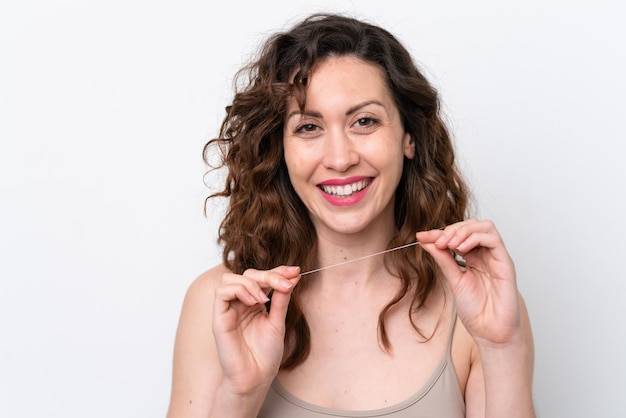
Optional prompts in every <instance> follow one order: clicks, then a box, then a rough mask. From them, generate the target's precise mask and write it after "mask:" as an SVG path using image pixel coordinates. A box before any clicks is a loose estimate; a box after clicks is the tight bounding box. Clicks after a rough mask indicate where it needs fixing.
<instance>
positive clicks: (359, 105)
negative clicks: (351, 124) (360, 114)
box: [287, 100, 385, 120]
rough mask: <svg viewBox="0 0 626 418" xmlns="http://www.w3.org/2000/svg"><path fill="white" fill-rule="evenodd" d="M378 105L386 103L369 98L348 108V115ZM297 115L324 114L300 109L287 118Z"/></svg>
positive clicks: (316, 116)
mask: <svg viewBox="0 0 626 418" xmlns="http://www.w3.org/2000/svg"><path fill="white" fill-rule="evenodd" d="M372 104H373V105H378V106H381V107H383V108H384V107H385V105H383V104H382V102H379V101H378V100H367V101H365V102H363V103H359V104H357V105H354V106H352V107H351V108H349V109H348V110H346V116H348V115H351V114H353V113H355V112H357V111H359V110H360V109H362V108H364V107H365V106H369V105H372ZM295 115H301V116H311V117H314V118H321V117H322V114H321V113H319V112H314V111H310V110H305V111H304V112H301V111H300V110H294V111H293V112H291V113H289V114H288V115H287V120H289V119H291V117H292V116H295Z"/></svg>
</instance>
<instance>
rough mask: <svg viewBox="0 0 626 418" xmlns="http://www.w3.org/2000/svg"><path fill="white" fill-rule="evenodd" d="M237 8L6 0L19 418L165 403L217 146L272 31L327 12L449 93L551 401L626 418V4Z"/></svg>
mask: <svg viewBox="0 0 626 418" xmlns="http://www.w3.org/2000/svg"><path fill="white" fill-rule="evenodd" d="M211 3H213V4H211ZM218 3H219V5H215V2H209V1H177V2H174V1H171V2H163V1H147V0H125V1H119V0H114V1H108V2H93V1H92V2H85V1H70V0H66V1H45V0H29V1H19V2H18V1H13V2H9V1H6V2H3V3H2V5H1V6H0V203H1V205H0V416H2V417H11V418H16V417H158V416H164V415H165V411H166V408H167V403H168V397H169V389H170V379H171V357H172V347H173V339H174V333H175V329H176V325H177V321H178V315H179V310H180V306H181V302H182V298H183V295H184V292H185V290H186V288H187V286H188V285H189V283H190V282H191V280H192V279H193V278H195V277H196V276H197V275H198V274H199V273H201V272H202V271H203V270H205V269H207V268H209V267H210V266H212V265H214V264H215V263H217V262H219V260H220V253H219V250H218V248H217V246H216V244H215V238H216V227H217V223H218V221H219V218H220V216H221V213H220V209H219V207H218V208H211V209H209V212H208V216H207V217H204V216H203V210H202V208H203V201H204V197H205V196H206V195H207V193H208V191H207V188H206V187H205V186H204V184H203V179H202V177H203V173H204V165H203V163H202V160H201V158H200V157H201V150H202V146H203V145H204V143H205V141H206V140H207V139H209V138H210V137H212V136H213V135H214V134H216V132H217V129H218V124H219V122H220V120H221V118H222V116H223V108H224V106H225V105H226V104H227V100H228V98H230V94H231V88H230V87H231V84H230V83H231V80H232V75H233V73H234V71H235V70H236V69H237V68H238V67H239V65H240V64H241V63H242V62H243V60H244V59H246V58H247V56H248V55H249V54H250V53H252V52H253V51H254V47H255V46H256V45H257V44H258V43H259V42H260V41H261V40H262V39H264V38H265V36H266V35H267V34H269V33H270V32H272V31H273V30H275V29H279V28H282V27H284V26H285V25H288V24H289V23H290V22H294V21H295V20H296V19H297V18H299V17H302V16H304V15H305V14H306V13H308V12H312V11H320V10H327V11H341V12H349V13H354V14H356V15H357V16H359V17H364V18H367V19H370V20H372V21H373V22H375V23H379V24H381V25H383V26H385V27H386V28H388V29H389V30H391V31H392V32H393V33H395V34H396V35H398V37H399V38H400V39H401V40H402V41H403V42H404V43H405V44H406V45H407V46H408V47H409V49H410V50H411V51H412V53H413V54H414V55H415V57H416V59H417V60H418V62H419V63H420V64H421V66H422V67H423V69H424V70H425V71H426V73H427V74H428V76H429V77H430V79H431V80H432V82H433V83H434V84H435V85H436V86H437V87H438V88H439V89H440V91H441V93H442V96H443V99H444V111H445V114H446V117H447V119H448V120H449V122H450V126H451V128H452V131H453V133H454V136H455V138H456V141H457V145H458V150H459V158H460V162H461V164H462V167H463V170H464V171H465V172H466V174H467V176H468V178H469V180H470V182H471V184H472V186H473V188H474V192H475V195H476V198H477V201H478V202H479V204H478V215H479V216H480V217H483V218H491V219H493V220H494V221H495V222H496V224H497V225H498V226H499V228H500V230H501V232H502V234H503V235H504V237H505V240H506V242H507V245H508V247H509V250H510V252H511V253H512V255H513V257H514V258H515V260H516V264H517V267H518V280H519V286H520V288H521V290H522V292H523V293H524V295H525V297H526V300H527V303H528V307H529V310H530V313H531V319H532V322H533V326H534V332H535V338H536V356H537V359H536V374H535V398H536V404H537V410H538V413H539V416H540V417H568V418H577V417H580V418H583V417H584V418H589V417H594V418H596V417H618V416H623V411H621V413H620V409H623V408H622V406H623V397H624V393H626V377H625V376H626V361H625V360H624V354H626V326H625V325H624V318H625V317H626V303H625V302H624V296H625V295H626V284H625V280H624V279H625V274H624V262H623V256H624V243H623V242H624V241H623V240H624V236H625V235H626V229H625V227H624V224H625V223H624V220H623V216H624V213H625V212H626V205H625V203H624V185H623V184H624V180H625V179H626V175H625V170H624V168H623V167H624V156H625V152H624V150H625V140H626V135H625V134H624V117H625V116H626V114H625V113H626V112H625V106H624V97H625V96H626V82H625V81H624V77H625V74H626V58H625V54H624V49H625V46H624V40H625V39H626V30H625V29H624V26H623V24H624V20H625V19H624V18H625V15H626V13H625V11H626V9H625V6H623V5H622V4H623V3H620V2H618V1H617V0H615V1H612V2H608V1H593V2H592V1H587V2H583V1H551V2H550V1H526V2H519V3H510V4H505V2H502V1H495V0H494V1H486V0H478V1H461V0H459V1H438V2H434V1H429V2H407V1H404V0H403V1H390V0H386V1H371V0H359V1H353V2H350V1H336V0H335V1H328V2H324V1H318V2H316V3H312V5H306V6H303V5H300V4H299V3H300V2H295V1H292V2H289V1H284V0H283V1H278V0H266V1H261V2H249V4H248V5H246V4H244V3H242V2H218ZM331 4H332V6H329V5H331ZM620 26H621V27H620Z"/></svg>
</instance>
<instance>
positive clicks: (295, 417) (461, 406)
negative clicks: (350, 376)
mask: <svg viewBox="0 0 626 418" xmlns="http://www.w3.org/2000/svg"><path fill="white" fill-rule="evenodd" d="M451 318H452V321H451V324H450V331H449V336H448V344H447V347H446V352H445V353H444V355H443V358H442V359H441V361H440V362H439V365H438V366H437V368H436V369H435V371H434V372H433V374H432V376H431V377H430V379H428V382H426V384H425V385H424V386H423V387H422V388H421V389H420V390H419V391H418V392H417V393H415V395H413V396H411V397H410V398H409V399H407V400H406V401H404V402H401V403H399V404H396V405H393V406H389V407H385V408H381V409H375V410H369V411H344V410H337V409H330V408H322V407H319V406H316V405H313V404H310V403H308V402H305V401H303V400H301V399H299V398H296V397H295V396H293V395H291V394H290V393H289V392H287V391H286V390H285V388H284V387H283V386H282V385H281V384H280V383H279V382H278V380H276V379H275V380H274V382H273V383H272V386H271V388H270V390H269V391H268V393H267V396H266V397H265V402H264V403H263V407H262V408H261V411H260V413H259V415H258V418H324V417H326V418H327V417H344V418H355V417H361V418H364V417H388V418H392V417H393V418H427V417H445V418H464V417H465V401H464V400H463V395H462V394H461V389H460V388H459V381H458V379H457V376H456V372H455V370H454V365H453V364H452V356H451V347H452V334H453V331H454V324H455V323H456V310H453V311H452V315H451Z"/></svg>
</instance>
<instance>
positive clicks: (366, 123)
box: [354, 117, 380, 128]
mask: <svg viewBox="0 0 626 418" xmlns="http://www.w3.org/2000/svg"><path fill="white" fill-rule="evenodd" d="M379 122H380V121H379V120H378V119H376V118H372V117H363V118H359V119H357V120H356V122H354V124H355V125H356V126H357V127H361V128H370V127H373V126H375V125H378V123H379Z"/></svg>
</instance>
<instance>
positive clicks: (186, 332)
mask: <svg viewBox="0 0 626 418" xmlns="http://www.w3.org/2000/svg"><path fill="white" fill-rule="evenodd" d="M298 273H299V270H298V269H297V268H296V269H294V268H288V267H278V268H276V269H273V270H271V271H256V270H250V271H247V272H246V273H244V275H235V274H232V273H230V272H228V271H227V270H226V269H225V268H223V267H221V266H220V267H217V268H214V269H212V270H209V271H208V272H206V273H205V274H203V275H202V276H200V277H199V278H198V279H196V280H195V281H194V282H193V283H192V284H191V286H190V287H189V290H188V291H187V294H186V295H185V301H184V303H183V308H182V312H181V316H180V322H179V325H178V330H177V334H176V342H175V347H174V365H173V366H174V367H173V380H172V393H171V399H170V405H169V410H168V414H167V416H168V418H176V417H205V418H215V417H219V418H228V417H238V418H239V417H256V415H257V413H258V411H259V409H260V407H261V405H262V403H263V400H264V398H265V395H266V393H267V390H268V389H269V386H270V384H271V382H272V380H273V378H274V377H275V375H276V373H277V372H278V367H279V366H280V360H281V359H282V352H283V340H284V317H285V314H286V308H287V305H288V302H289V297H290V294H291V288H293V285H295V283H296V282H297V280H298ZM285 281H287V282H289V286H284V283H285ZM281 283H282V284H281ZM270 289H274V297H273V299H272V309H271V313H270V314H268V313H267V312H266V311H265V307H264V304H265V302H266V301H267V297H266V296H265V294H266V293H267V292H268V291H269V290H270ZM261 292H263V293H261Z"/></svg>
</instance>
